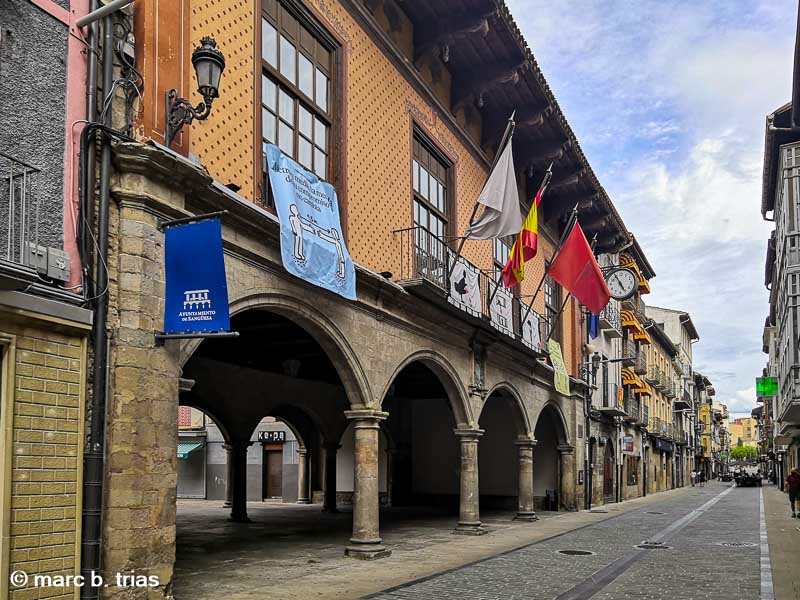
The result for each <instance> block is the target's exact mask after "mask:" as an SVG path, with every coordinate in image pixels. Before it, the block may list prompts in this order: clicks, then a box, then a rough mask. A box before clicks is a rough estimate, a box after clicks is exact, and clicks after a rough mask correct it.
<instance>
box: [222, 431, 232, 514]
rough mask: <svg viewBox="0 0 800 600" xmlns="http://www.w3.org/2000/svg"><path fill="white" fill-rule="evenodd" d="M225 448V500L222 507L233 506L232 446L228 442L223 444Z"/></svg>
mask: <svg viewBox="0 0 800 600" xmlns="http://www.w3.org/2000/svg"><path fill="white" fill-rule="evenodd" d="M222 447H223V448H224V449H225V469H226V473H227V475H226V476H225V502H224V503H223V504H222V508H230V507H231V506H233V446H232V445H230V444H223V445H222Z"/></svg>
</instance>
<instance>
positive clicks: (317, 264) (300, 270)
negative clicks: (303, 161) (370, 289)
mask: <svg viewBox="0 0 800 600" xmlns="http://www.w3.org/2000/svg"><path fill="white" fill-rule="evenodd" d="M267 164H268V165H269V182H270V185H271V186H272V195H273V197H274V198H275V208H276V209H277V211H278V218H279V219H280V222H281V258H282V260H283V266H284V268H285V269H286V270H287V271H289V273H291V274H292V275H294V276H296V277H299V278H300V279H305V280H306V281H308V282H309V283H313V284H314V285H318V286H319V287H322V288H325V289H326V290H330V291H332V292H335V293H337V294H339V295H340V296H344V297H345V298H347V299H349V300H355V299H356V272H355V267H354V266H353V261H352V260H351V258H350V254H349V253H348V252H347V247H346V246H345V243H344V236H343V235H342V224H341V221H340V220H339V200H338V198H337V197H336V191H335V190H334V189H333V186H332V185H331V184H329V183H325V182H324V181H321V180H320V179H319V178H318V177H317V176H316V175H314V174H313V173H310V172H309V171H306V170H305V169H304V168H303V167H301V166H300V165H299V164H297V163H296V162H295V161H293V160H292V159H291V158H289V157H287V156H285V155H284V154H282V153H281V151H280V149H279V148H278V147H277V146H273V145H267Z"/></svg>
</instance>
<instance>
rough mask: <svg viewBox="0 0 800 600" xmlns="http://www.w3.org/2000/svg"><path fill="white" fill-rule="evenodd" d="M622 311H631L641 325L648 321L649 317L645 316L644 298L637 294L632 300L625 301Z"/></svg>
mask: <svg viewBox="0 0 800 600" xmlns="http://www.w3.org/2000/svg"><path fill="white" fill-rule="evenodd" d="M622 309H623V310H629V311H631V312H632V313H633V316H634V317H636V319H637V320H638V321H639V323H644V322H645V321H646V320H647V317H646V316H645V308H644V302H642V298H641V296H639V294H635V295H634V296H632V297H631V298H628V299H627V300H623V301H622Z"/></svg>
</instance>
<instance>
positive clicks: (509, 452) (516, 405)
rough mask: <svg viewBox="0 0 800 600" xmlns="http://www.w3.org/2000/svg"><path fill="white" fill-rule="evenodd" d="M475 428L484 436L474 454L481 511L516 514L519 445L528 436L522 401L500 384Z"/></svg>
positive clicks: (482, 410)
mask: <svg viewBox="0 0 800 600" xmlns="http://www.w3.org/2000/svg"><path fill="white" fill-rule="evenodd" d="M478 426H479V427H480V428H481V429H482V430H483V432H484V433H483V435H482V436H481V439H480V443H479V452H478V465H479V472H480V478H479V481H480V485H479V489H480V503H481V508H482V509H502V510H516V509H517V508H518V498H519V495H520V487H519V486H520V460H521V459H523V460H524V456H523V454H521V451H520V444H521V443H524V442H525V441H526V440H527V441H528V442H530V441H531V438H532V435H531V431H530V427H529V425H528V420H527V415H526V412H525V409H524V407H523V405H522V401H521V399H520V397H519V394H518V393H517V391H516V390H515V389H514V388H513V387H512V386H510V385H507V384H501V385H498V386H496V387H495V388H494V389H493V390H492V391H490V393H489V394H488V396H487V397H486V400H485V401H484V403H483V406H482V407H481V413H480V416H479V417H478ZM522 452H523V453H524V450H523V451H522Z"/></svg>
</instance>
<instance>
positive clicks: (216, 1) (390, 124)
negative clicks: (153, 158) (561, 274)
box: [191, 0, 579, 373]
mask: <svg viewBox="0 0 800 600" xmlns="http://www.w3.org/2000/svg"><path fill="white" fill-rule="evenodd" d="M307 5H308V6H309V7H311V8H312V10H313V11H314V12H315V13H316V14H317V16H318V18H319V20H320V21H321V23H322V24H323V25H324V26H325V27H326V28H327V29H328V30H329V31H330V32H331V33H332V34H333V35H334V36H336V37H337V38H339V39H340V40H342V43H343V44H344V47H345V51H344V55H345V63H346V66H345V80H346V84H345V85H346V88H345V95H346V98H347V100H346V107H345V115H344V119H345V129H346V133H347V135H346V149H345V151H346V189H345V190H344V194H341V191H340V194H341V195H342V196H343V197H342V198H341V199H340V200H341V201H342V204H343V210H342V213H343V215H345V218H346V230H347V236H348V249H349V251H350V254H351V256H352V257H353V260H355V261H356V262H358V263H360V264H362V265H364V266H366V267H368V268H370V269H372V270H374V271H378V272H380V271H390V272H392V273H395V274H396V275H397V274H399V273H400V268H401V258H400V236H398V235H396V234H393V231H396V230H399V229H402V228H406V227H410V226H411V224H412V214H411V194H412V191H411V158H410V157H411V143H412V135H411V124H412V122H414V123H416V124H417V125H419V126H420V127H421V128H422V129H423V130H424V131H425V132H426V133H427V134H428V136H429V137H430V138H431V140H432V141H433V142H434V143H435V144H437V146H438V147H439V149H440V150H441V151H443V152H444V153H445V154H447V155H448V157H449V158H450V160H451V161H452V162H453V168H454V180H455V192H456V205H457V210H456V229H457V231H458V234H459V235H460V234H461V233H462V232H463V231H464V229H465V228H466V226H467V223H468V220H469V216H470V214H471V212H472V208H473V206H474V202H475V199H476V198H477V197H478V194H479V193H480V191H481V188H482V187H483V184H484V182H485V180H486V177H487V169H486V167H485V165H483V164H481V163H480V162H479V161H478V160H477V159H476V158H475V157H474V156H473V154H472V153H470V152H469V151H468V150H467V149H466V147H465V146H464V145H463V144H462V143H461V142H460V138H458V137H457V136H456V135H455V133H454V132H453V131H452V130H451V129H450V127H449V125H448V124H447V123H446V122H445V121H443V120H442V117H441V115H440V114H438V111H437V110H436V109H435V108H433V107H432V106H430V105H429V104H428V103H427V102H426V101H425V99H424V98H423V97H421V96H420V95H419V94H418V93H417V92H416V91H415V90H414V88H413V87H412V86H411V85H410V84H409V83H408V81H407V80H406V79H405V78H404V77H403V75H402V74H401V73H400V72H399V71H398V70H397V69H396V68H395V67H394V65H393V64H392V63H391V61H390V60H389V59H388V58H387V57H386V56H385V55H384V54H383V52H382V51H381V50H380V49H379V48H378V47H377V46H376V45H375V44H374V43H373V42H372V40H371V38H370V37H369V35H368V34H367V33H366V32H365V31H364V30H363V29H362V28H361V27H360V25H359V24H358V23H357V22H356V21H355V20H354V19H353V18H352V17H351V16H350V13H349V12H348V11H347V10H346V9H345V8H344V7H343V6H342V5H341V4H340V3H339V2H337V1H335V0H308V2H307ZM257 6H260V4H259V3H258V2H257V0H192V10H191V12H192V21H191V38H192V44H196V43H197V42H198V41H199V39H200V37H202V36H203V35H206V34H209V33H213V35H214V36H215V37H216V39H217V40H218V42H219V44H220V47H221V48H222V50H223V52H225V56H226V64H227V65H228V66H227V67H226V70H225V74H224V75H223V84H222V92H221V96H220V98H219V99H218V100H217V101H215V103H214V115H213V116H212V118H210V119H209V120H208V121H205V122H197V123H195V124H194V125H193V126H192V136H191V151H192V152H193V153H195V154H198V155H200V156H201V159H202V162H203V165H204V166H205V167H206V168H208V169H209V171H210V173H211V174H212V175H213V176H214V177H215V178H216V179H218V180H219V181H221V182H222V183H228V182H231V181H233V182H236V183H238V184H239V185H241V186H242V190H241V192H240V193H241V194H242V195H244V196H245V197H247V198H249V199H253V198H254V196H255V189H256V188H255V185H254V182H253V176H254V166H255V161H256V160H257V158H256V156H254V137H253V136H254V129H255V125H254V123H255V116H254V106H255V102H256V101H257V89H258V88H257V86H258V85H260V84H259V83H258V80H257V79H256V77H257V71H256V68H255V64H254V60H255V58H254V56H255V52H254V46H253V44H255V40H256V36H255V31H254V28H255V22H256V21H255V14H256V13H255V11H256V10H257ZM201 14H202V17H200V15H201ZM552 250H553V244H551V243H549V242H547V241H546V240H544V241H543V242H542V244H541V251H540V256H539V257H537V258H536V259H535V260H534V261H532V262H531V263H529V264H528V265H527V267H526V274H527V279H526V282H525V284H524V285H523V288H522V294H523V295H527V294H532V293H533V292H534V290H535V288H536V285H537V284H538V282H539V279H540V278H541V276H542V273H543V271H544V260H543V258H542V257H543V256H546V257H548V258H550V257H551V255H552ZM464 255H465V256H466V258H467V259H469V260H470V261H472V262H473V263H475V264H476V265H477V266H478V267H479V268H482V269H490V268H491V267H492V264H493V259H492V244H491V242H489V241H486V242H479V241H468V242H467V243H466V245H465V248H464ZM571 304H572V302H571V301H570V303H569V304H568V305H567V307H566V309H565V314H564V317H562V327H563V331H564V335H563V350H564V356H565V359H566V362H567V367H568V368H570V369H571V371H572V372H573V373H574V372H575V367H576V357H575V356H573V352H575V351H576V350H578V349H579V347H577V346H576V344H575V343H573V338H574V336H575V332H574V330H573V325H574V322H575V314H574V312H573V308H572V306H571ZM534 308H535V309H536V310H537V311H538V312H540V313H541V312H543V310H544V298H543V294H540V295H539V297H538V299H537V302H536V303H535V305H534Z"/></svg>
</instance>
